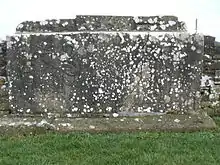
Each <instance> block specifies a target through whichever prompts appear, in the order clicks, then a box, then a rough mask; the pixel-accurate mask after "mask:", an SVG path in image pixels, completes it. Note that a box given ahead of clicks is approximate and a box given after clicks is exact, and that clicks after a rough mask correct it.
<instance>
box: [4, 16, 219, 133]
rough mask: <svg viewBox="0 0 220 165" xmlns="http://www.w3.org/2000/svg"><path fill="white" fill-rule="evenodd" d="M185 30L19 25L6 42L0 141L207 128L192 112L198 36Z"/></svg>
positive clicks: (109, 22)
mask: <svg viewBox="0 0 220 165" xmlns="http://www.w3.org/2000/svg"><path fill="white" fill-rule="evenodd" d="M185 30H186V29H185V25H184V23H183V22H180V21H178V18H177V17H174V16H162V17H158V16H152V17H127V16H77V17H76V18H75V19H66V20H46V21H41V22H39V21H36V22H33V21H29V22H28V21H27V22H23V23H21V24H20V25H19V26H18V27H17V34H15V35H13V36H11V37H10V38H8V40H7V61H8V65H7V73H8V75H7V76H8V79H9V80H8V81H9V83H8V87H9V91H8V93H9V97H8V96H7V98H9V103H10V111H9V110H8V111H4V112H8V113H9V112H10V113H11V114H10V115H1V113H0V134H2V133H3V134H4V133H6V134H7V133H8V132H10V131H11V132H12V133H14V132H17V133H22V132H23V130H24V132H26V131H28V130H29V131H30V133H33V130H34V131H39V130H40V131H42V130H41V128H42V129H43V132H44V131H45V130H46V131H48V130H52V131H65V132H66V131H92V132H93V131H133V130H140V131H149V130H156V131H191V130H201V129H211V128H215V127H216V125H215V123H214V122H213V120H212V119H211V118H209V117H208V116H207V115H206V114H205V113H203V112H201V111H200V107H199V105H200V83H201V74H202V70H203V65H202V62H203V60H204V57H205V56H204V55H203V54H204V49H203V48H204V37H203V36H202V35H199V34H195V35H191V34H188V33H187V32H185ZM206 41H207V38H205V43H207V42H206ZM5 45H6V42H5V43H4V49H5ZM207 48H208V49H211V48H212V46H211V45H210V46H208V47H207V46H205V51H207ZM5 50H6V49H5ZM0 94H2V95H4V94H7V91H5V93H4V92H3V93H0ZM2 102H3V103H5V102H6V103H8V101H7V100H4V101H2ZM7 105H8V104H7ZM0 109H1V108H0ZM3 109H8V108H3ZM0 112H1V111H0ZM2 112H3V111H2ZM3 114H5V113H3ZM180 114H183V115H180ZM76 117H77V118H76ZM38 129H39V130H38Z"/></svg>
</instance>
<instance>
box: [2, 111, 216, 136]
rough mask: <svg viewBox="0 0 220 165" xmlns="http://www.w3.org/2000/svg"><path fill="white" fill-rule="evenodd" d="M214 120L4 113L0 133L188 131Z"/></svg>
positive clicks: (211, 125) (210, 125) (208, 125)
mask: <svg viewBox="0 0 220 165" xmlns="http://www.w3.org/2000/svg"><path fill="white" fill-rule="evenodd" d="M216 128H217V126H216V124H215V123H214V121H213V120H212V119H211V118H210V117H209V116H206V115H190V116H189V115H174V114H172V115H168V114H166V115H153V116H145V117H117V118H68V119H64V118H63V119H62V118H56V119H54V118H50V119H48V118H42V117H35V118H32V117H24V118H21V117H13V116H11V117H8V116H4V117H2V118H1V120H0V135H5V134H6V135H28V134H32V135H35V134H40V133H46V132H49V131H52V132H54V131H56V132H70V131H81V132H84V131H86V132H103V131H105V132H122V131H126V132H130V131H174V132H192V131H203V130H207V129H209V130H210V129H216Z"/></svg>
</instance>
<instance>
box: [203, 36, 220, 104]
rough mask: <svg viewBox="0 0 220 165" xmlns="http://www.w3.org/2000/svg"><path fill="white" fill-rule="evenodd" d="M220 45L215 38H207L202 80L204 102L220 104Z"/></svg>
mask: <svg viewBox="0 0 220 165" xmlns="http://www.w3.org/2000/svg"><path fill="white" fill-rule="evenodd" d="M219 50H220V44H219V43H218V42H215V37H212V36H205V38H204V56H203V75H202V79H201V92H202V101H204V102H205V101H207V102H212V103H213V104H214V106H215V105H216V104H219V103H218V102H219V99H220V98H219V94H220V67H219V66H220V58H219V57H220V51H219Z"/></svg>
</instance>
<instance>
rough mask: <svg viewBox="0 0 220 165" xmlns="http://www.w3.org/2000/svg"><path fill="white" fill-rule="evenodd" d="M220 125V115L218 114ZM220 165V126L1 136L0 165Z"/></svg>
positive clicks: (217, 121) (217, 120)
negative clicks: (168, 130)
mask: <svg viewBox="0 0 220 165" xmlns="http://www.w3.org/2000/svg"><path fill="white" fill-rule="evenodd" d="M215 120H216V123H218V124H219V125H220V117H215ZM14 164H15V165H19V164H20V165H50V164H51V165H52V164H57V165H78V164H79V165H85V164H86V165H87V164H88V165H92V164H94V165H114V164H118V165H148V164H149V165H220V129H219V130H217V131H214V132H197V133H120V134H119V133H118V134H114V133H102V134H89V133H72V134H54V133H50V134H45V135H38V136H27V137H24V136H20V137H6V136H4V137H0V165H14Z"/></svg>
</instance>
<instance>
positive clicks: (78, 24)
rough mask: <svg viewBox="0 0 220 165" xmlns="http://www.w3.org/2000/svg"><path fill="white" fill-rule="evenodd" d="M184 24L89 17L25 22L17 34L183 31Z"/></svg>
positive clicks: (158, 19)
mask: <svg viewBox="0 0 220 165" xmlns="http://www.w3.org/2000/svg"><path fill="white" fill-rule="evenodd" d="M185 30H186V26H185V23H184V22H181V21H178V18H177V17H175V16H150V17H131V16H89V15H78V16H76V18H75V19H60V20H45V21H25V22H22V23H20V24H19V25H18V26H17V29H16V31H17V32H35V33H38V32H45V33H48V32H74V31H185Z"/></svg>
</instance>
